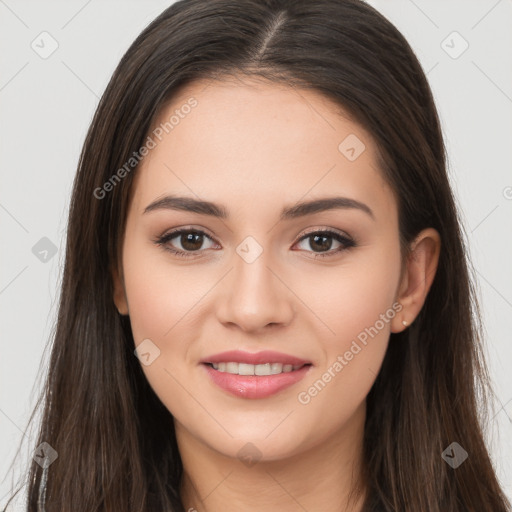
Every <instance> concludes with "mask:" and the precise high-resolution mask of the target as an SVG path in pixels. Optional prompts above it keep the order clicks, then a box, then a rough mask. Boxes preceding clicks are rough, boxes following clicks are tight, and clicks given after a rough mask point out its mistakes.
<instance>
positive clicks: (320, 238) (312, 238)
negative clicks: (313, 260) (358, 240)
mask: <svg viewBox="0 0 512 512" xmlns="http://www.w3.org/2000/svg"><path fill="white" fill-rule="evenodd" d="M333 239H334V242H337V243H338V244H339V246H338V247H337V248H335V249H334V250H332V251H331V250H330V249H331V248H332V246H333V243H334V242H333ZM304 241H307V242H308V244H307V245H309V248H310V249H311V250H312V251H313V253H315V257H317V256H320V257H323V256H331V255H334V254H337V253H339V252H341V251H344V250H345V249H348V248H350V247H355V245H356V244H355V242H354V241H353V240H352V239H351V238H349V237H347V236H344V235H342V234H340V233H337V232H335V231H329V230H327V231H315V232H313V233H308V234H307V235H305V236H303V237H302V238H301V239H300V240H299V243H301V242H304ZM306 250H307V248H306ZM322 253H325V254H322Z"/></svg>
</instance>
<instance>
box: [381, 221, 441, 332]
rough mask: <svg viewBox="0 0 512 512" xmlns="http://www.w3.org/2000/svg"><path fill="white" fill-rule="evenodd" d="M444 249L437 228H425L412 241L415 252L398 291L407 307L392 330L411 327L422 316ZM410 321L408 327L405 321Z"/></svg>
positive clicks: (398, 330) (396, 320) (404, 307)
mask: <svg viewBox="0 0 512 512" xmlns="http://www.w3.org/2000/svg"><path fill="white" fill-rule="evenodd" d="M440 251H441V237H440V235H439V233H438V231H437V230H435V229H434V228H427V229H424V230H423V231H421V232H420V233H419V235H418V236H417V237H416V238H415V239H414V241H413V242H412V243H411V253H410V255H409V257H408V259H407V262H406V269H405V271H404V275H403V278H402V281H401V283H400V286H399V290H398V297H397V301H398V302H400V304H402V306H403V309H402V310H401V312H400V314H399V315H396V316H395V317H394V318H393V320H392V322H391V332H401V331H403V330H404V329H407V326H408V325H410V324H412V322H413V321H414V319H415V318H416V317H417V316H418V314H419V312H420V311H421V308H422V307H423V304H424V303H425V300H426V298H427V295H428V292H429V290H430V287H431V285H432V282H433V281H434V277H435V274H436V271H437V265H438V262H439V254H440ZM404 320H405V321H406V322H407V324H408V325H407V326H406V325H404V324H403V323H402V322H403V321H404Z"/></svg>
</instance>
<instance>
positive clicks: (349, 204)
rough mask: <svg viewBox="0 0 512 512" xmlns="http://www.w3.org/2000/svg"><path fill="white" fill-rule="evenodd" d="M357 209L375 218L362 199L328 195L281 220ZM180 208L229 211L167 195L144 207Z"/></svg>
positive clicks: (216, 214)
mask: <svg viewBox="0 0 512 512" xmlns="http://www.w3.org/2000/svg"><path fill="white" fill-rule="evenodd" d="M338 208H343V209H356V210H360V211H363V212H365V213H366V214H367V215H369V216H370V217H371V218H372V219H373V220H375V215H374V213H373V211H372V209H371V208H370V207H369V206H368V205H366V204H364V203H361V202H360V201H356V200H355V199H350V198H348V197H327V198H322V199H315V200H312V201H307V202H301V203H297V204H295V205H293V206H289V207H285V208H284V209H283V211H282V212H281V215H280V220H290V219H296V218H298V217H304V216H306V215H311V214H313V213H319V212H323V211H327V210H333V209H338ZM162 209H164V210H178V211H187V212H192V213H198V214H201V215H210V216H212V217H217V218H219V219H227V218H228V217H229V213H228V211H227V209H226V208H225V207H224V206H222V205H218V204H215V203H212V202H210V201H202V200H198V199H194V198H193V197H182V196H173V195H166V196H164V197H162V198H160V199H157V200H156V201H153V202H152V203H151V204H149V205H148V206H147V207H146V208H145V209H144V212H143V213H144V214H146V213H149V212H151V211H155V210H162Z"/></svg>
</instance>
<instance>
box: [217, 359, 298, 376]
mask: <svg viewBox="0 0 512 512" xmlns="http://www.w3.org/2000/svg"><path fill="white" fill-rule="evenodd" d="M211 364H212V366H213V367H214V368H215V369H216V370H218V371H219V372H225V373H232V374H234V375H277V374H278V373H288V372H292V371H295V370H298V369H299V368H302V365H300V364H299V365H296V366H295V365H291V364H281V363H265V364H246V363H233V362H229V363H211Z"/></svg>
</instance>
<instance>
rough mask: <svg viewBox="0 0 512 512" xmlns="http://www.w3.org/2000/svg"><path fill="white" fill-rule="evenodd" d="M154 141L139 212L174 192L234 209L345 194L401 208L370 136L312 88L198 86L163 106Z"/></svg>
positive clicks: (248, 83)
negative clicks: (393, 195) (386, 178)
mask: <svg viewBox="0 0 512 512" xmlns="http://www.w3.org/2000/svg"><path fill="white" fill-rule="evenodd" d="M191 105H193V106H192V107H191ZM155 134H156V135H155ZM149 135H150V136H151V137H152V138H153V140H154V142H155V146H154V148H153V149H151V150H150V151H149V154H148V155H147V156H146V157H145V158H144V159H143V161H142V163H141V165H140V166H139V168H138V169H137V172H136V176H135V182H134V184H133V186H134V187H135V194H134V199H135V200H134V203H135V206H136V208H137V209H138V210H140V211H142V210H143V209H144V206H146V205H147V203H148V202H149V201H151V200H153V199H154V198H155V197H158V196H161V195H163V194H165V193H177V192H179V193H182V194H187V195H190V196H198V197H201V198H205V199H208V200H212V201H218V202H222V203H223V204H229V203H230V202H231V203H233V205H234V209H237V210H240V209H243V208H244V207H248V206H249V205H250V204H252V205H257V204H260V205H262V204H265V205H272V204H279V206H281V205H282V204H283V203H289V202H294V201H298V200H299V199H301V198H303V197H304V196H323V195H326V194H331V195H332V194H333V193H338V192H339V193H340V194H343V195H345V196H348V197H353V198H354V199H358V200H361V201H365V202H372V204H373V205H374V206H375V207H376V209H377V210H378V209H379V208H382V209H384V210H386V209H388V210H389V209H390V208H391V209H393V208H394V207H395V205H394V201H393V197H392V192H391V190H390V189H389V187H388V186H387V184H386V183H385V182H384V180H383V178H382V176H381V171H380V170H379V169H378V167H377V153H376V151H377V149H376V147H375V144H374V142H373V140H372V138H371V136H370V135H369V133H367V132H366V131H365V130H364V129H363V128H362V127H361V126H360V125H359V124H358V123H356V122H354V121H353V120H351V119H350V117H349V116H348V115H346V114H345V113H344V111H343V109H342V108H341V107H340V106H339V105H338V104H336V103H335V102H333V101H331V100H330V99H328V98H327V97H325V96H323V95H322V94H320V93H318V92H316V91H313V90H309V89H298V88H296V87H291V86H288V85H286V84H282V83H279V84H276V83H273V82H267V81H265V80H256V79H249V78H244V79H243V80H240V79H237V78H233V79H226V80H222V81H206V80H201V81H196V82H193V83H191V84H188V85H187V86H185V87H182V88H180V89H179V91H178V92H177V93H176V94H175V95H174V97H173V99H172V100H171V101H170V102H168V104H167V105H166V106H165V107H164V108H162V110H161V112H160V114H159V116H158V118H157V120H156V122H155V123H154V125H153V126H152V128H151V132H150V134H149Z"/></svg>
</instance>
